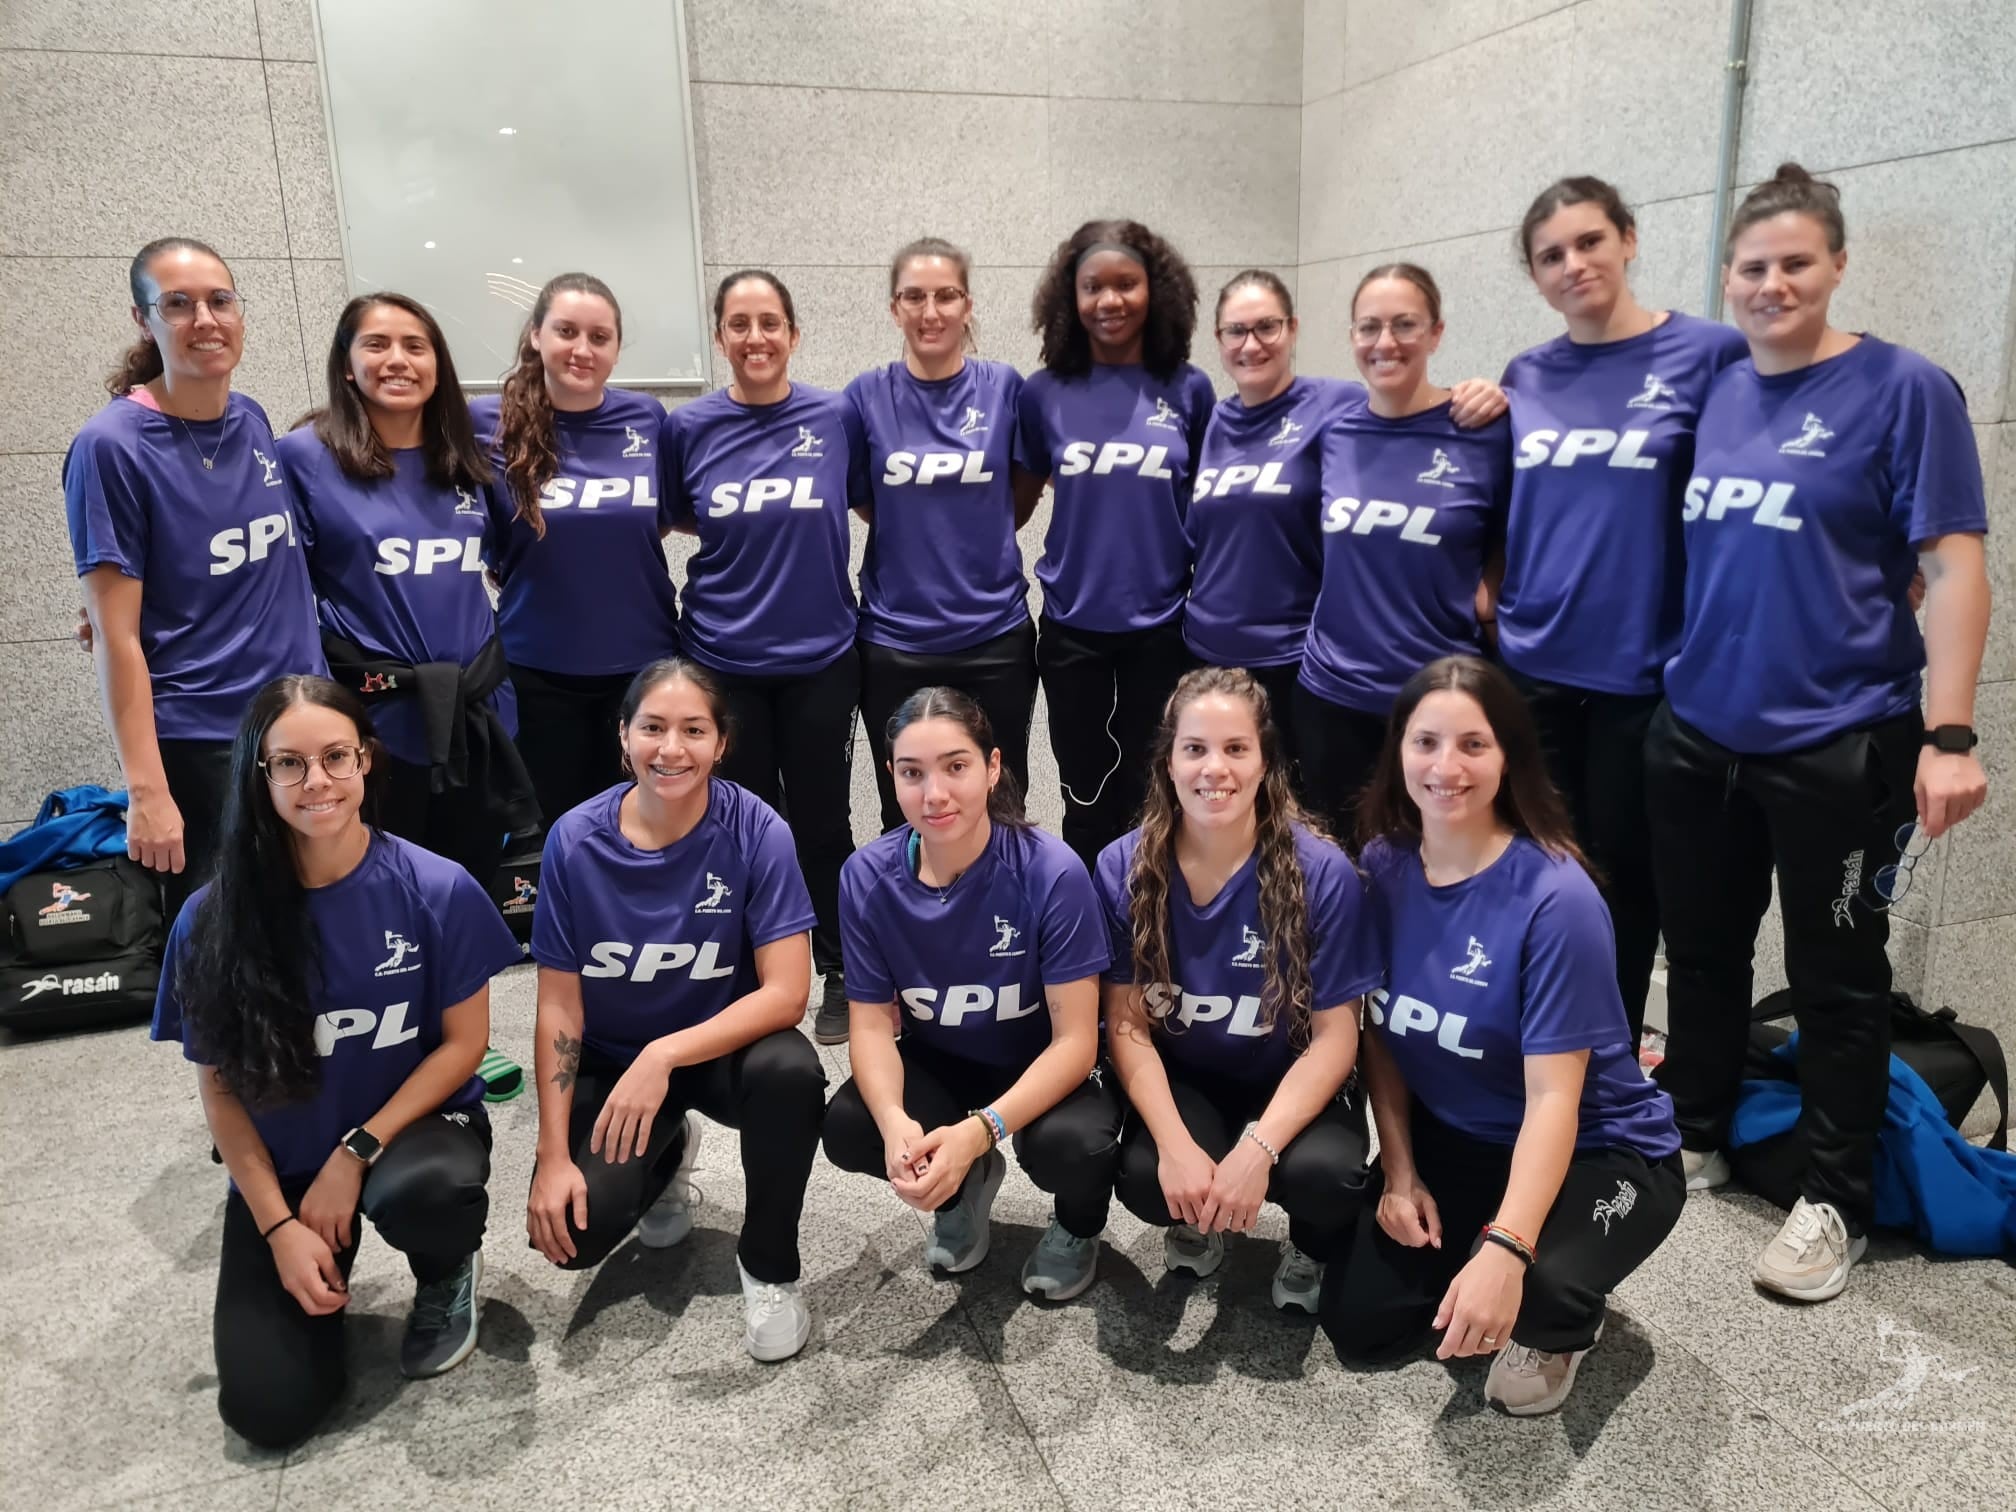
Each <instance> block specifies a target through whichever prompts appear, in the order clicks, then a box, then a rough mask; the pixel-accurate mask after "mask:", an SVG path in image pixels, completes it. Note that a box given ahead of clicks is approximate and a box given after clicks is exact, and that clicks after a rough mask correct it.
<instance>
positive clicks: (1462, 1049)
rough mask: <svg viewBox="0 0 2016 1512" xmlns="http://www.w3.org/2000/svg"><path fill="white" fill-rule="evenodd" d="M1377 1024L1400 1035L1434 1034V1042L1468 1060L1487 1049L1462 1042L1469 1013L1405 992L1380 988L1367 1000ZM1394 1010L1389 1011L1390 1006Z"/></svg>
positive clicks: (1479, 1056)
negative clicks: (1439, 1006)
mask: <svg viewBox="0 0 2016 1512" xmlns="http://www.w3.org/2000/svg"><path fill="white" fill-rule="evenodd" d="M1366 1005H1367V1007H1368V1008H1369V1009H1370V1011H1371V1014H1372V1022H1373V1023H1374V1024H1384V1025H1385V1026H1386V1029H1387V1032H1388V1033H1390V1034H1392V1035H1394V1036H1396V1037H1398V1036H1402V1035H1407V1034H1414V1033H1420V1034H1433V1035H1434V1036H1435V1043H1436V1044H1438V1045H1440V1046H1441V1047H1442V1048H1443V1049H1444V1050H1447V1051H1448V1052H1449V1053H1450V1054H1451V1055H1460V1056H1462V1057H1463V1059H1465V1060H1482V1059H1483V1058H1484V1052H1483V1051H1482V1050H1479V1049H1475V1048H1473V1047H1472V1046H1469V1045H1466V1044H1464V1043H1463V1031H1464V1029H1466V1028H1467V1027H1468V1026H1469V1023H1470V1019H1469V1016H1468V1015H1467V1014H1462V1013H1443V1012H1441V1011H1440V1010H1439V1009H1437V1008H1436V1007H1435V1005H1434V1004H1432V1003H1424V1002H1422V1001H1421V999H1419V998H1417V997H1409V996H1408V995H1407V994H1406V993H1404V992H1402V993H1399V994H1397V995H1396V994H1394V993H1391V992H1388V991H1387V990H1386V989H1384V988H1381V989H1380V990H1379V991H1377V992H1374V993H1372V994H1371V995H1370V996H1369V997H1368V998H1367V999H1366ZM1389 1007H1390V1009H1391V1012H1390V1013H1389V1012H1388V1009H1389Z"/></svg>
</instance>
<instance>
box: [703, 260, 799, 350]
mask: <svg viewBox="0 0 2016 1512" xmlns="http://www.w3.org/2000/svg"><path fill="white" fill-rule="evenodd" d="M745 278H753V279H755V280H756V281H757V282H758V283H766V284H768V285H770V288H771V290H772V291H773V292H774V293H775V294H776V295H777V302H778V303H779V304H781V305H783V306H784V324H785V325H786V326H788V327H790V329H791V332H792V334H793V335H796V334H797V332H798V307H797V306H796V305H794V304H793V303H791V291H790V290H789V289H787V288H785V287H784V280H783V279H781V278H779V277H778V276H777V275H776V274H775V273H772V272H771V271H770V270H769V269H768V268H737V269H736V270H735V271H734V272H733V273H730V274H729V275H728V276H727V277H726V278H724V279H722V280H721V282H720V283H719V284H717V285H716V286H715V289H714V329H715V331H716V332H717V333H718V332H719V331H720V329H721V317H722V316H723V315H724V314H725V313H726V312H727V309H728V291H729V290H730V289H732V288H734V287H735V285H737V284H738V283H740V282H742V280H743V279H745Z"/></svg>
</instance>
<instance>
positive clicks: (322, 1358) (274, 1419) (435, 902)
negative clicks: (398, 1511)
mask: <svg viewBox="0 0 2016 1512" xmlns="http://www.w3.org/2000/svg"><path fill="white" fill-rule="evenodd" d="M377 750H378V743H377V740H376V739H375V738H374V736H373V735H372V731H371V722H370V719H369V717H368V716H367V715H366V714H365V712H364V707H363V705H362V704H361V703H360V702H359V701H358V699H357V695H356V694H354V693H352V692H350V691H349V690H348V689H346V688H343V687H341V686H339V685H338V684H336V683H333V682H331V681H329V680H328V679H327V678H323V677H282V678H277V679H275V680H274V681H272V682H270V683H268V684H266V686H265V687H263V688H261V689H260V690H259V692H258V693H257V694H256V695H254V697H253V699H252V704H251V707H250V708H249V709H248V710H247V711H246V715H245V719H244V722H243V723H242V724H241V725H240V726H239V729H238V735H237V739H236V741H235V742H234V743H233V746H232V749H231V787H230V796H229V799H228V801H227V804H226V809H225V823H224V830H223V834H222V837H221V840H220V843H219V847H218V861H217V871H216V878H215V880H214V881H213V882H211V883H210V885H209V886H207V887H204V888H202V889H200V890H199V891H198V892H197V893H196V894H195V895H194V896H193V897H192V898H191V899H190V902H189V906H188V907H186V908H185V909H183V911H182V915H181V917H180V919H179V920H178V921H177V922H176V925H175V928H174V930H173V931H172V932H171V933H170V935H169V937H168V947H167V952H166V955H165V956H164V957H163V959H162V963H161V994H160V998H159V1000H158V1001H157V1003H156V1005H155V1010H154V1038H155V1039H159V1040H173V1039H179V1040H180V1041H181V1042H182V1053H183V1054H184V1055H186V1056H187V1057H188V1058H189V1059H190V1060H192V1061H195V1062H196V1063H197V1065H198V1066H199V1067H200V1068H201V1069H200V1070H199V1071H198V1072H197V1086H198V1089H199V1091H200V1092H201V1095H202V1099H203V1113H204V1117H205V1118H206V1119H207V1120H208V1121H209V1125H210V1138H211V1139H212V1141H214V1143H215V1145H216V1149H217V1153H218V1154H219V1155H220V1156H222V1157H223V1161H224V1166H225V1169H226V1170H228V1171H229V1172H230V1173H231V1193H230V1196H229V1197H228V1198H227V1199H226V1201H225V1205H224V1252H223V1257H222V1259H221V1261H220V1263H219V1266H218V1272H217V1312H216V1321H215V1325H214V1335H215V1341H216V1350H217V1410H218V1411H219V1412H220V1413H221V1414H222V1415H223V1418H224V1421H225V1422H226V1423H228V1424H229V1425H230V1426H231V1427H232V1428H234V1429H236V1430H237V1431H238V1432H239V1433H240V1434H242V1435H244V1436H245V1437H246V1438H247V1439H249V1440H251V1441H252V1442H253V1443H255V1444H258V1445H261V1446H263V1447H267V1448H283V1447H285V1446H287V1445H290V1444H294V1443H297V1442H299V1441H300V1440H301V1439H303V1438H306V1437H307V1436H308V1434H309V1433H311V1432H312V1431H313V1430H314V1428H315V1425H316V1424H317V1423H319V1422H320V1421H321V1420H322V1418H323V1416H324V1415H325V1414H326V1413H327V1412H328V1410H329V1408H330V1407H331V1406H332V1405H334V1403H335V1401H336V1398H337V1397H338V1396H339V1395H341V1393H342V1391H343V1385H344V1380H345V1375H346V1372H345V1366H344V1359H343V1352H344V1327H343V1316H344V1312H343V1310H344V1305H345V1304H346V1303H347V1302H348V1301H349V1300H350V1294H349V1290H348V1281H349V1276H350V1266H351V1263H352V1261H354V1260H355V1259H356V1256H357V1244H358V1242H359V1241H360V1240H361V1239H362V1238H363V1226H362V1225H361V1224H360V1223H359V1222H358V1217H357V1215H358V1213H359V1212H360V1211H361V1212H362V1213H363V1214H364V1215H365V1216H366V1217H368V1218H370V1220H371V1221H372V1223H373V1224H375V1225H376V1226H377V1229H378V1235H379V1237H380V1238H382V1239H383V1240H384V1241H385V1242H386V1243H387V1244H389V1245H391V1246H392V1247H393V1248H394V1249H396V1250H400V1251H403V1252H404V1253H405V1255H406V1261H407V1264H408V1265H410V1266H411V1267H412V1270H413V1277H414V1280H415V1281H416V1282H418V1284H419V1290H418V1292H417V1294H416V1295H415V1297H414V1300H413V1312H412V1315H411V1316H410V1317H409V1318H408V1320H407V1324H406V1336H405V1339H404V1341H403V1343H402V1344H401V1345H400V1350H399V1368H400V1369H401V1370H402V1371H403V1372H404V1373H405V1374H407V1375H409V1376H416V1377H417V1376H432V1375H439V1374H440V1373H441V1372H443V1371H444V1370H448V1369H450V1368H451V1367H453V1366H455V1365H459V1364H460V1363H461V1362H462V1361H463V1360H464V1359H466V1358H467V1357H468V1355H469V1352H470V1351H471V1350H473V1349H474V1348H475V1347H476V1291H477V1287H478V1286H479V1285H480V1283H481V1280H482V1275H483V1256H482V1251H481V1248H480V1246H481V1244H482V1242H483V1223H484V1219H485V1218H486V1217H487V1215H488V1213H489V1206H490V1204H489V1197H488V1195H487V1193H486V1192H485V1190H484V1184H485V1183H486V1182H487V1181H488V1180H489V1176H490V1126H489V1123H488V1121H487V1120H486V1118H485V1116H484V1112H483V1084H482V1082H480V1081H478V1080H477V1079H476V1066H477V1063H478V1062H479V1061H481V1060H482V1058H483V1047H484V1046H485V1044H487V1043H488V1041H489V1034H490V978H491V977H492V976H494V975H495V974H496V973H497V972H499V971H502V970H503V969H504V968H505V967H506V966H510V965H512V964H514V963H515V962H516V961H517V959H518V946H517V943H516V942H515V941H514V940H513V939H512V938H511V932H510V931H509V930H508V929H506V928H505V927H504V922H503V920H502V919H501V918H499V917H498V913H497V907H496V905H495V904H494V903H492V902H491V901H490V899H489V897H488V895H487V894H486V893H485V892H484V891H483V889H482V888H481V887H479V886H477V885H476V882H475V881H474V879H473V878H471V877H470V875H469V874H468V873H467V872H466V871H464V870H463V869H462V868H461V867H460V866H457V865H456V864H455V863H454V862H452V861H444V860H443V859H442V858H441V857H439V856H436V855H434V854H433V853H432V852H430V851H424V850H421V849H420V848H419V847H418V846H416V845H412V844H409V843H408V842H406V841H404V840H399V839H395V838H394V837H393V836H391V835H387V834H382V833H380V832H378V831H375V830H373V829H370V828H369V827H367V826H366V825H365V823H364V821H363V819H362V817H361V813H362V808H363V802H364V787H365V779H366V776H367V774H369V773H370V771H371V767H372V761H373V757H374V756H375V755H376V753H377ZM304 1006H305V1008H306V1011H303V1010H304Z"/></svg>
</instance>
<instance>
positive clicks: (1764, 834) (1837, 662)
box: [1646, 163, 1989, 1302]
mask: <svg viewBox="0 0 2016 1512" xmlns="http://www.w3.org/2000/svg"><path fill="white" fill-rule="evenodd" d="M1847 247H1848V231H1847V225H1846V223H1845V221H1844V220H1843V217H1842V214H1841V201H1840V196H1839V195H1838V194H1837V192H1836V191H1835V189H1834V187H1833V186H1832V185H1831V184H1824V183H1820V182H1818V181H1816V180H1815V179H1814V178H1813V176H1812V175H1811V174H1809V173H1808V172H1807V171H1806V170H1805V169H1804V168H1801V167H1800V166H1799V165H1798V164H1796V163H1787V164H1785V165H1783V166H1782V167H1781V168H1779V170H1778V171H1777V173H1775V174H1774V175H1773V176H1772V177H1771V178H1769V179H1767V180H1766V181H1765V182H1764V183H1762V184H1759V185H1758V186H1757V187H1756V188H1755V189H1753V190H1752V191H1751V192H1750V193H1749V195H1748V196H1746V197H1745V199H1744V200H1743V203H1742V204H1741V205H1739V206H1738V207H1737V210H1736V214H1735V216H1734V218H1733V221H1732V223H1731V226H1730V229H1729V239H1728V244H1727V246H1726V247H1725V248H1724V251H1723V266H1722V278H1723V288H1724V292H1725V293H1726V295H1727V296H1728V300H1729V308H1730V310H1731V312H1732V313H1733V315H1734V317H1735V320H1736V324H1737V328H1738V329H1739V330H1741V331H1742V332H1743V335H1744V336H1745V338H1746V339H1747V340H1748V341H1749V344H1750V356H1749V358H1748V359H1747V360H1746V361H1742V362H1738V363H1736V364H1735V365H1734V366H1732V367H1729V368H1725V369H1724V370H1723V372H1722V374H1721V375H1720V376H1719V377H1718V378H1717V379H1716V380H1715V382H1714V384H1713V386H1712V387H1711V388H1710V389H1709V391H1708V399H1707V402H1706V403H1705V404H1704V405H1703V406H1702V410H1701V419H1700V424H1699V427H1698V437H1699V439H1698V441H1697V444H1696V448H1695V455H1694V469H1693V476H1692V478H1691V479H1689V481H1688V483H1687V488H1686V494H1685V499H1686V502H1685V506H1684V508H1683V510H1682V518H1683V519H1684V521H1685V542H1686V548H1687V589H1686V613H1685V617H1684V622H1683V624H1682V626H1681V630H1680V638H1679V644H1678V647H1677V649H1676V651H1675V654H1674V657H1673V660H1672V661H1671V662H1669V663H1668V664H1667V667H1666V702H1665V704H1664V705H1663V706H1662V707H1661V708H1660V710H1659V712H1658V713H1657V714H1655V715H1654V716H1653V718H1652V726H1651V733H1650V734H1649V735H1648V736H1647V738H1646V765H1647V769H1648V771H1649V773H1650V776H1649V779H1648V788H1649V792H1650V796H1651V805H1652V838H1653V847H1652V857H1653V866H1654V870H1655V872H1656V875H1657V879H1658V887H1659V905H1660V917H1661V919H1662V921H1663V924H1664V928H1665V932H1666V958H1667V963H1668V968H1669V969H1668V974H1667V989H1666V990H1667V1005H1668V1013H1667V1019H1668V1025H1669V1030H1668V1039H1667V1048H1666V1060H1665V1063H1664V1064H1663V1065H1662V1066H1661V1067H1660V1072H1659V1075H1660V1081H1661V1083H1662V1085H1664V1086H1665V1087H1666V1089H1667V1090H1668V1091H1669V1092H1671V1093H1672V1094H1673V1104H1674V1107H1675V1108H1676V1109H1677V1110H1678V1113H1679V1119H1680V1136H1681V1139H1682V1140H1683V1141H1684V1143H1685V1145H1686V1151H1685V1161H1686V1165H1687V1177H1688V1185H1689V1186H1690V1187H1695V1188H1700V1187H1710V1186H1715V1185H1718V1184H1719V1183H1721V1182H1723V1181H1726V1180H1728V1177H1729V1167H1728V1162H1727V1161H1726V1160H1725V1159H1724V1157H1723V1155H1722V1152H1721V1146H1722V1144H1723V1141H1724V1140H1725V1138H1726V1137H1727V1135H1728V1130H1729V1119H1730V1116H1731V1114H1732V1112H1733V1111H1734V1109H1735V1104H1736V1094H1737V1088H1738V1086H1739V1085H1740V1083H1741V1081H1742V1077H1743V1053H1744V1045H1745V1043H1746V1033H1747V1029H1748V1024H1749V1019H1750V987H1751V953H1752V951H1753V949H1754V947H1755V943H1756V938H1757V928H1758V925H1759V924H1760V923H1761V922H1762V920H1763V917H1764V912H1765V909H1766V908H1767V907H1768V906H1769V905H1770V902H1771V893H1772V880H1773V877H1774V875H1775V877H1776V880H1777V892H1778V902H1779V908H1780V911H1781V912H1782V914H1783V915H1784V927H1785V971H1786V975H1787V976H1788V977H1789V978H1790V980H1791V984H1792V993H1793V1001H1794V1004H1795V1005H1796V1010H1797V1015H1798V1020H1799V1088H1800V1098H1801V1103H1802V1110H1801V1114H1800V1119H1799V1134H1800V1143H1801V1146H1802V1147H1803V1149H1804V1150H1805V1152H1806V1168H1805V1171H1804V1172H1803V1174H1802V1177H1801V1180H1800V1195H1799V1198H1798V1200H1797V1202H1796V1203H1795V1204H1794V1206H1793V1208H1792V1212H1791V1215H1790V1216H1789V1217H1788V1218H1787V1219H1786V1220H1785V1224H1784V1227H1783V1228H1782V1229H1781V1230H1780V1232H1779V1234H1778V1236H1777V1237H1776V1238H1775V1239H1773V1240H1772V1241H1771V1242H1770V1243H1769V1244H1768V1245H1766V1246H1765V1248H1764V1250H1763V1252H1762V1253H1761V1254H1760V1255H1759V1256H1758V1258H1757V1263H1756V1266H1755V1269H1754V1270H1753V1272H1752V1278H1753V1280H1754V1281H1755V1282H1756V1284H1757V1285H1758V1286H1760V1287H1763V1288H1765V1289H1766V1290H1768V1291H1773V1292H1776V1293H1778V1294H1779V1295H1781V1296H1784V1297H1789V1298H1791V1299H1792V1300H1793V1301H1798V1302H1822V1301H1825V1300H1827V1299H1828V1298H1830V1297H1833V1296H1835V1295H1837V1294H1838V1293H1839V1292H1840V1291H1841V1289H1842V1287H1844V1286H1845V1285H1846V1284H1847V1281H1848V1273H1849V1271H1850V1270H1851V1269H1852V1268H1853V1266H1854V1264H1855V1262H1856V1261H1857V1260H1858V1259H1859V1258H1860V1257H1861V1255H1862V1252H1863V1250H1864V1248H1865V1247H1866V1246H1867V1244H1868V1229H1869V1225H1870V1223H1871V1222H1872V1221H1873V1219H1874V1216H1875V1193H1874V1180H1875V1159H1876V1141H1877V1135H1878V1133H1879V1132H1880V1131H1881V1129H1882V1126H1883V1110H1884V1107H1885V1105H1886V1103H1887V1101H1888V1098H1889V1086H1890V1082H1889V1064H1890V985H1891V976H1890V960H1889V957H1888V955H1886V954H1885V951H1884V944H1885V942H1886V941H1887V940H1888V938H1889V933H1890V921H1889V909H1890V906H1891V905H1892V904H1893V903H1894V902H1896V901H1897V900H1898V899H1899V898H1900V897H1902V896H1903V890H1904V887H1905V885H1906V883H1907V880H1908V878H1909V877H1910V868H1909V867H1900V866H1899V864H1898V863H1899V859H1900V856H1901V855H1902V854H1903V853H1905V852H1914V853H1915V850H1917V849H1922V847H1923V846H1924V845H1925V844H1928V843H1929V842H1930V841H1932V840H1934V839H1937V838H1938V837H1939V836H1940V835H1942V834H1944V833H1945V832H1946V831H1947V830H1949V829H1951V828H1952V827H1953V826H1954V825H1956V824H1959V823H1960V822H1961V821H1963V820H1964V819H1966V818H1967V817H1968V816H1969V815H1970V814H1972V813H1973V812H1974V811H1975V810H1976V809H1978V808H1979V807H1980V806H1981V804H1982V803H1983V802H1984V801H1985V799H1986V798H1987V792H1988V779H1987V777H1986V775H1985V774H1984V773H1983V772H1982V770H1981V763H1980V761H1979V760H1978V759H1977V758H1976V757H1975V755H1974V751H1973V748H1974V745H1975V743H1976V740H1975V734H1974V729H1973V721H1974V684H1975V680H1976V678H1977V677H1978V676H1979V674H1980V671H1981V654H1982V647H1983V645H1984V643H1985V641H1986V638H1987V634H1988V600H1989V588H1988V573H1987V566H1986V560H1985V553H1984V548H1983V544H1982V535H1983V533H1984V532H1985V531H1986V530H1987V528H1988V509H1987V502H1986V499H1985V497H1984V494H1983V489H1982V479H1981V459H1980V456H1979V454H1978V453H1977V452H1976V450H1975V446H1974V431H1973V427H1972V426H1971V425H1970V424H1969V423H1968V416H1967V403H1966V398H1965V396H1964V395H1962V394H1961V392H1960V385H1959V384H1957V383H1955V382H1954V381H1953V378H1952V375H1951V374H1949V373H1947V372H1945V371H1944V370H1943V369H1941V368H1939V367H1937V366H1935V365H1934V364H1932V363H1931V362H1929V361H1928V360H1926V359H1925V358H1924V357H1921V356H1920V355H1919V354H1918V353H1916V352H1913V351H1911V350H1909V349H1908V348H1905V347H1900V346H1893V345H1891V344H1890V343H1889V342H1887V341H1883V340H1881V339H1879V338H1878V337H1875V336H1870V335H1866V334H1858V333H1856V332H1853V331H1843V330H1840V329H1838V328H1836V327H1835V326H1833V325H1831V324H1830V323H1829V320H1828V306H1829V303H1830V302H1831V300H1832V298H1833V295H1834V291H1835V289H1836V288H1838V287H1839V286H1840V283H1841V279H1842V276H1843V274H1844V273H1845V272H1846V270H1847V266H1848V249H1847ZM1920 569H1922V570H1923V572H1924V575H1925V581H1926V589H1925V628H1924V631H1923V633H1922V634H1921V633H1920V631H1919V628H1918V622H1917V619H1916V617H1915V616H1914V614H1913V612H1912V604H1911V580H1912V576H1913V574H1914V572H1916V571H1918V570H1920ZM1921 680H1922V683H1923V695H1922V696H1923V706H1922V710H1921V706H1920V696H1921V695H1920V684H1921Z"/></svg>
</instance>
